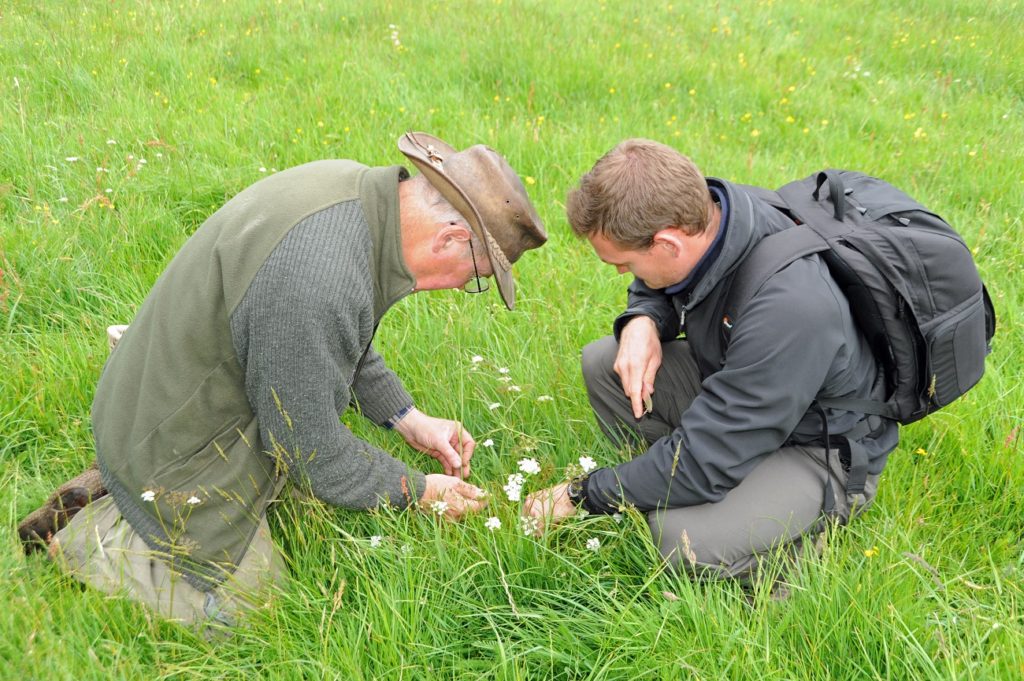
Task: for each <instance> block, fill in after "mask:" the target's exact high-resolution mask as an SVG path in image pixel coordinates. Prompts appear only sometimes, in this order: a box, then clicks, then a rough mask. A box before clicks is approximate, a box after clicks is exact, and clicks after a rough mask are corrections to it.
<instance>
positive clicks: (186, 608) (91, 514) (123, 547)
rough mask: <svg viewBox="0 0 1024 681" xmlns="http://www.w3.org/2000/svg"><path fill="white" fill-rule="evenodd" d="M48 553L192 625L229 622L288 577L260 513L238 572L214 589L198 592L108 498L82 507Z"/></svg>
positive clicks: (99, 585)
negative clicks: (150, 545)
mask: <svg viewBox="0 0 1024 681" xmlns="http://www.w3.org/2000/svg"><path fill="white" fill-rule="evenodd" d="M50 556H51V558H53V560H54V561H56V562H57V563H58V564H59V565H60V566H61V567H62V569H64V570H65V571H66V572H68V573H69V574H70V575H71V576H72V577H74V578H75V579H77V580H79V581H81V582H84V583H85V584H88V585H89V586H91V587H93V588H96V589H99V590H100V591H103V592H104V593H108V594H111V595H116V596H124V597H127V598H129V599H131V600H134V601H137V602H139V603H142V604H144V605H146V606H147V607H149V608H150V609H152V610H153V611H154V612H156V613H157V614H159V615H160V616H162V617H164V618H167V619H170V620H174V621H177V622H180V623H182V624H186V625H190V626H194V627H197V628H202V627H205V626H206V625H211V624H212V625H217V624H220V625H226V626H233V625H234V624H235V623H236V622H237V618H238V616H239V615H240V614H242V612H243V611H244V610H245V609H247V608H252V607H257V606H259V605H260V603H261V602H266V600H267V598H268V595H269V587H271V586H272V585H274V584H280V582H281V579H282V578H283V576H284V574H285V567H284V560H283V558H282V556H281V554H280V552H279V551H278V550H277V548H276V547H275V546H274V544H273V542H272V541H271V538H270V528H269V527H268V525H267V519H266V517H263V518H262V519H261V520H260V524H259V528H258V529H257V531H256V535H255V536H254V537H253V540H252V543H251V544H250V546H249V549H248V550H247V551H246V553H245V555H244V556H243V557H242V560H241V562H240V563H239V565H238V569H237V570H236V571H235V572H234V573H233V574H232V575H231V576H229V577H228V578H227V579H226V580H225V581H224V582H223V583H222V584H221V585H220V586H218V587H217V588H215V589H212V590H210V591H199V590H197V589H196V588H195V587H193V586H192V585H191V584H189V583H188V582H187V581H186V580H185V579H184V578H183V577H182V576H181V575H180V574H178V573H176V572H175V571H174V570H172V568H171V565H170V564H169V563H168V562H167V561H165V560H163V559H162V558H161V557H160V555H159V553H158V552H156V551H154V550H153V549H151V548H150V547H149V546H148V545H147V544H146V542H145V541H144V540H143V539H142V537H141V536H139V534H138V533H137V532H136V531H135V530H134V529H133V528H132V527H131V525H130V524H129V523H128V521H126V520H125V519H124V517H123V516H122V515H121V512H120V511H119V510H118V509H117V505H116V504H115V503H114V499H113V497H111V496H106V497H103V498H102V499H100V500H98V501H95V502H93V503H91V504H89V505H88V506H86V507H85V508H83V509H82V510H81V511H79V512H78V514H76V515H75V517H74V518H72V519H71V522H69V523H68V524H67V526H65V527H64V528H63V529H62V530H60V531H59V532H58V533H57V535H56V538H55V539H54V542H53V544H52V545H51V551H50Z"/></svg>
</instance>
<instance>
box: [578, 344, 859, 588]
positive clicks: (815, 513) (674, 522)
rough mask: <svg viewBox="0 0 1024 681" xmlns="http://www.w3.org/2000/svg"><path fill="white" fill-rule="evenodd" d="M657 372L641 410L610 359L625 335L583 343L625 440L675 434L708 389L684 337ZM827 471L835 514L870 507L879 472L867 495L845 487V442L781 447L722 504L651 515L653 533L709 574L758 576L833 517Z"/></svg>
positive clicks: (586, 368) (687, 564)
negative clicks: (640, 412)
mask: <svg viewBox="0 0 1024 681" xmlns="http://www.w3.org/2000/svg"><path fill="white" fill-rule="evenodd" d="M662 350H663V355H664V358H663V361H662V365H661V368H660V369H659V371H658V374H657V376H656V377H655V383H654V386H655V391H654V396H653V404H654V410H653V413H651V414H650V415H648V416H646V417H644V418H643V419H642V420H641V421H640V422H639V423H637V422H636V420H635V419H634V418H633V410H632V406H631V404H630V401H629V399H628V398H627V397H626V395H625V393H624V392H623V390H622V382H621V381H620V379H619V376H618V374H616V373H615V371H614V370H613V368H612V365H613V364H614V362H615V356H616V354H617V352H618V343H617V342H616V341H615V339H614V337H611V336H608V337H605V338H602V339H600V340H597V341H595V342H593V343H591V344H590V345H588V346H586V347H585V348H584V349H583V378H584V381H585V382H586V385H587V395H588V397H589V398H590V404H591V406H592V407H593V409H594V413H595V415H596V416H597V420H598V423H599V425H600V426H601V429H602V430H603V431H604V433H605V435H607V436H608V437H609V438H610V439H611V440H612V441H613V442H615V443H616V444H618V445H630V446H638V447H641V448H643V447H647V446H649V445H651V444H653V443H654V442H655V441H656V440H658V439H660V438H661V437H663V436H665V435H668V434H669V433H670V432H671V431H672V430H673V429H674V428H675V427H676V426H677V425H678V424H679V418H680V415H681V414H682V413H683V411H685V410H686V409H687V407H689V405H690V402H692V401H693V399H694V397H696V395H697V394H698V393H699V392H700V372H699V370H698V369H697V364H696V361H695V360H694V358H693V355H692V353H691V352H690V348H689V345H688V344H687V343H686V341H672V342H669V343H665V344H663V345H662ZM826 476H829V477H830V478H831V481H832V488H833V491H834V493H835V506H836V508H835V518H834V520H835V521H836V522H838V523H839V524H845V523H846V522H847V521H849V519H850V518H851V517H852V516H854V515H856V514H857V513H859V512H861V511H863V510H864V509H866V508H867V507H868V506H870V504H871V502H872V500H873V499H874V497H875V492H876V490H877V487H878V476H875V475H869V476H868V479H867V484H866V486H865V490H864V494H863V495H857V496H856V497H852V496H850V495H847V494H846V493H845V489H846V479H847V473H846V471H845V470H843V466H842V465H841V464H840V462H839V452H838V450H835V449H832V450H830V451H829V452H828V453H827V454H826V452H825V448H824V447H802V446H793V447H783V448H781V449H779V450H777V451H776V452H774V453H772V454H769V455H768V456H767V457H765V458H764V459H763V461H762V463H761V464H759V465H758V466H757V467H756V468H754V469H753V470H752V471H751V472H750V474H749V475H748V476H747V477H746V478H744V480H743V481H742V482H741V483H740V484H739V485H738V486H737V487H735V488H733V489H732V490H730V491H729V492H728V493H727V494H726V495H725V497H724V498H723V499H722V500H721V501H718V502H716V503H712V504H701V505H698V506H687V507H682V508H672V509H667V510H660V511H653V512H651V513H648V514H647V523H648V526H649V527H650V530H651V536H652V538H653V540H654V543H655V545H656V546H657V547H658V549H659V551H660V552H661V555H662V556H663V557H664V558H665V560H666V561H668V563H669V564H670V565H672V566H673V567H676V568H681V569H685V570H688V571H690V572H692V573H694V574H699V575H702V576H711V577H734V578H739V579H741V580H744V581H746V580H749V579H752V578H755V577H756V575H757V573H758V572H759V571H760V570H761V569H763V568H765V567H768V566H769V565H770V563H768V562H766V559H770V558H771V557H772V556H774V555H782V556H787V557H790V556H795V555H797V554H799V553H800V552H801V550H802V548H803V546H804V544H805V542H806V541H807V540H808V539H813V537H814V535H816V534H819V533H820V532H822V531H823V530H824V529H825V528H826V527H827V525H828V521H827V519H826V517H825V515H824V511H823V508H824V500H825V483H826Z"/></svg>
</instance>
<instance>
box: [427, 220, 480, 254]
mask: <svg viewBox="0 0 1024 681" xmlns="http://www.w3.org/2000/svg"><path fill="white" fill-rule="evenodd" d="M438 225H439V227H438V230H437V231H436V232H434V238H433V239H432V240H431V251H432V252H434V253H440V252H441V251H442V250H444V249H445V248H448V247H449V246H452V245H455V244H458V243H461V242H463V241H468V240H469V238H470V236H471V233H470V231H469V229H468V228H466V227H465V226H463V225H460V224H459V223H458V222H442V223H438Z"/></svg>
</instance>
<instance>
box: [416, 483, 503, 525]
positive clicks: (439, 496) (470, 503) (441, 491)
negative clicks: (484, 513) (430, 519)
mask: <svg viewBox="0 0 1024 681" xmlns="http://www.w3.org/2000/svg"><path fill="white" fill-rule="evenodd" d="M426 484H427V488H426V489H425V490H424V491H423V496H421V497H420V502H419V505H420V508H421V509H422V510H424V511H426V512H428V513H436V512H437V510H438V509H437V508H436V507H435V506H434V504H435V503H437V502H439V501H440V502H444V506H443V508H444V510H443V512H441V513H440V514H439V515H441V516H443V517H444V518H447V519H448V520H459V519H461V518H462V517H463V516H464V515H466V514H467V513H476V512H477V511H479V510H480V509H482V508H483V507H484V506H486V505H487V500H486V499H485V498H484V497H485V496H486V494H487V492H485V491H484V490H482V489H480V488H479V487H477V486H476V485H471V484H469V483H468V482H463V481H462V480H459V479H458V478H455V477H452V476H450V475H441V474H439V473H433V474H431V475H428V476H426Z"/></svg>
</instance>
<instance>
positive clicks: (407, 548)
mask: <svg viewBox="0 0 1024 681" xmlns="http://www.w3.org/2000/svg"><path fill="white" fill-rule="evenodd" d="M402 553H404V554H405V555H407V556H408V555H409V554H410V553H412V545H410V544H402Z"/></svg>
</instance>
